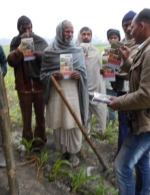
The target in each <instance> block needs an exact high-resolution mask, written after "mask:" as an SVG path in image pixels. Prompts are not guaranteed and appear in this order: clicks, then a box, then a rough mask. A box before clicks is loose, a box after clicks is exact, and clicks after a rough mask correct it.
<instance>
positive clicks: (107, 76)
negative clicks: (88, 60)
mask: <svg viewBox="0 0 150 195" xmlns="http://www.w3.org/2000/svg"><path fill="white" fill-rule="evenodd" d="M108 55H109V54H108ZM102 68H103V71H104V74H103V80H104V81H109V82H111V81H113V82H114V81H115V80H116V79H115V78H116V77H115V69H114V68H112V67H110V66H108V56H106V55H103V56H102Z"/></svg>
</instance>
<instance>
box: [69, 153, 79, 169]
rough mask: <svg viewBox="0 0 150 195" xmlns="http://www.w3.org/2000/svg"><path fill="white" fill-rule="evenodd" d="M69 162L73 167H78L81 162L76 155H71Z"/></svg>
mask: <svg viewBox="0 0 150 195" xmlns="http://www.w3.org/2000/svg"><path fill="white" fill-rule="evenodd" d="M69 161H70V163H71V164H72V166H73V167H76V166H77V165H78V164H79V162H80V161H79V158H78V157H77V156H76V155H75V154H72V155H71V157H70V159H69Z"/></svg>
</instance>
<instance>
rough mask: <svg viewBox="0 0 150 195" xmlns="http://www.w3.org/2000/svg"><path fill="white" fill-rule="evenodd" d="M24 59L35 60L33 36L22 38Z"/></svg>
mask: <svg viewBox="0 0 150 195" xmlns="http://www.w3.org/2000/svg"><path fill="white" fill-rule="evenodd" d="M21 44H22V50H23V55H24V61H29V60H34V59H35V56H34V42H33V38H25V39H21Z"/></svg>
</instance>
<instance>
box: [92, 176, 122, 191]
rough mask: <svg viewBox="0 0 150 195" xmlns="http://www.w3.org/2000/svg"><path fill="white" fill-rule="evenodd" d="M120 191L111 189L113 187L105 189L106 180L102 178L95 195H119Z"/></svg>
mask: <svg viewBox="0 0 150 195" xmlns="http://www.w3.org/2000/svg"><path fill="white" fill-rule="evenodd" d="M117 194H118V190H117V189H114V188H111V187H105V184H104V180H103V179H102V178H101V179H100V182H99V183H98V185H97V186H96V189H95V192H94V195H117Z"/></svg>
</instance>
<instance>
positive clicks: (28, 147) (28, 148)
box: [21, 138, 44, 155]
mask: <svg viewBox="0 0 150 195" xmlns="http://www.w3.org/2000/svg"><path fill="white" fill-rule="evenodd" d="M36 140H37V141H41V142H43V140H42V139H41V138H33V139H32V140H30V141H27V140H26V139H25V138H22V142H21V143H22V144H23V145H24V147H25V149H26V154H27V155H30V154H31V152H33V151H35V150H39V148H38V147H35V148H33V147H32V146H33V142H34V141H36ZM43 143H44V142H43Z"/></svg>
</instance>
